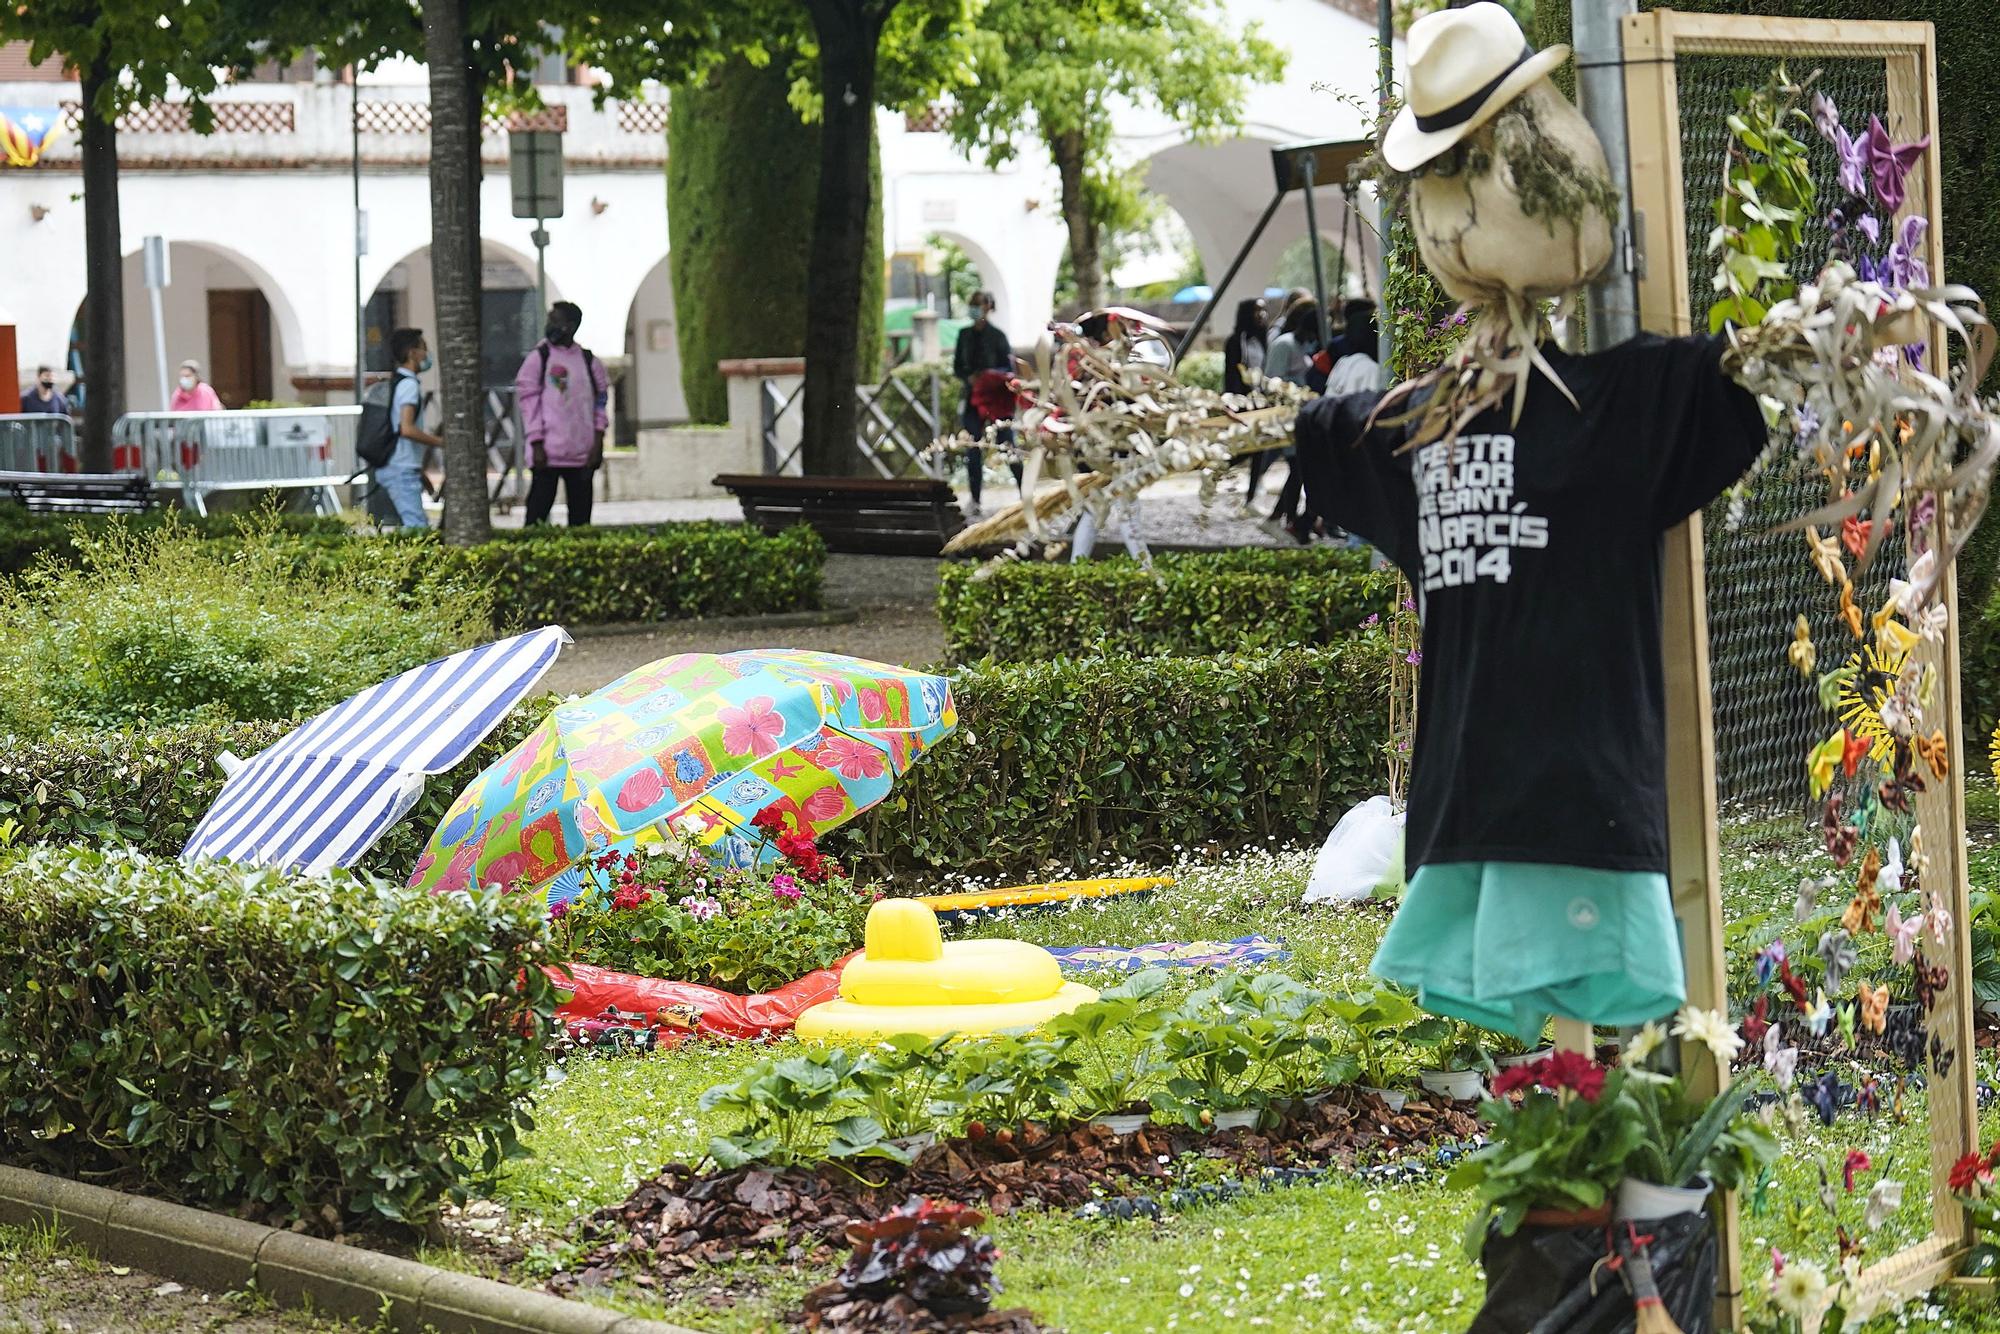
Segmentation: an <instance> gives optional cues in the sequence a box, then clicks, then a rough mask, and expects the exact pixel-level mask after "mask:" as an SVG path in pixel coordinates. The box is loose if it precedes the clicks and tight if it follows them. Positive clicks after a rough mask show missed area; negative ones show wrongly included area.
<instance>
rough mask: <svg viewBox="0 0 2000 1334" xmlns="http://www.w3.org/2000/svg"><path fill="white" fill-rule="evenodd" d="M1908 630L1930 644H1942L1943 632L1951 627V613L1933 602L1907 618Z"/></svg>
mask: <svg viewBox="0 0 2000 1334" xmlns="http://www.w3.org/2000/svg"><path fill="white" fill-rule="evenodd" d="M1909 622H1910V628H1911V629H1912V630H1914V631H1916V632H1917V638H1919V639H1922V640H1925V641H1927V642H1929V643H1932V644H1940V643H1943V642H1944V632H1945V630H1946V629H1947V628H1948V627H1949V626H1950V625H1951V611H1950V610H1949V609H1948V608H1947V607H1946V606H1945V605H1944V604H1943V603H1942V602H1934V603H1932V604H1931V605H1930V606H1928V607H1926V608H1924V609H1923V610H1922V611H1920V612H1918V613H1917V614H1916V615H1914V616H1911V617H1910V618H1909Z"/></svg>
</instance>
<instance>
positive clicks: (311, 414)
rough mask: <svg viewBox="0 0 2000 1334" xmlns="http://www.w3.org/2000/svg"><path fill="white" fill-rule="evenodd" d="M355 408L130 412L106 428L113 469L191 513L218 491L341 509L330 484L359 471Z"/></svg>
mask: <svg viewBox="0 0 2000 1334" xmlns="http://www.w3.org/2000/svg"><path fill="white" fill-rule="evenodd" d="M360 422H361V409H360V407H358V406H347V407H329V408H309V409H296V408H269V409H258V410H256V411H250V412H128V413H126V414H125V415H124V416H123V417H120V418H119V419H118V420H117V421H116V422H115V423H113V425H112V427H111V454H112V467H113V469H114V470H115V471H118V472H139V473H143V474H144V475H145V476H146V477H147V478H148V479H150V480H151V481H152V483H153V485H154V486H156V487H159V488H161V489H163V490H178V491H179V492H180V493H181V502H182V503H183V504H184V505H186V506H187V508H189V509H190V510H193V511H194V512H195V513H196V514H206V513H208V497H209V496H210V495H212V494H214V493H215V492H217V491H263V490H270V489H274V488H287V489H295V490H304V491H310V492H312V493H313V503H314V507H315V508H316V509H318V510H319V511H320V512H321V513H324V514H337V513H339V512H340V508H341V505H340V497H339V496H338V495H337V494H336V493H335V491H334V488H335V487H339V486H344V485H346V484H347V483H348V482H349V481H350V480H352V479H353V477H354V475H355V473H356V472H357V471H359V466H358V464H357V463H356V460H355V454H354V442H355V433H356V431H357V429H358V428H359V426H360Z"/></svg>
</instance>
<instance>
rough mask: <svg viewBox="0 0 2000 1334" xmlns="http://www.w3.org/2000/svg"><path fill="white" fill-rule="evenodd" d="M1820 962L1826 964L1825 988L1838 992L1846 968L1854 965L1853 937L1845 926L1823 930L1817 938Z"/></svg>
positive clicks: (1836, 993)
mask: <svg viewBox="0 0 2000 1334" xmlns="http://www.w3.org/2000/svg"><path fill="white" fill-rule="evenodd" d="M1818 952H1819V958H1820V962H1821V963H1822V964H1824V965H1825V966H1826V986H1827V990H1829V991H1831V992H1833V993H1834V994H1835V995H1839V994H1840V983H1841V980H1842V979H1843V978H1845V977H1846V976H1847V970H1848V969H1850V968H1852V967H1854V963H1855V951H1854V937H1853V936H1852V935H1851V934H1849V932H1848V931H1847V928H1845V927H1835V928H1834V929H1833V930H1831V931H1827V932H1823V933H1821V935H1820V938H1819V945H1818Z"/></svg>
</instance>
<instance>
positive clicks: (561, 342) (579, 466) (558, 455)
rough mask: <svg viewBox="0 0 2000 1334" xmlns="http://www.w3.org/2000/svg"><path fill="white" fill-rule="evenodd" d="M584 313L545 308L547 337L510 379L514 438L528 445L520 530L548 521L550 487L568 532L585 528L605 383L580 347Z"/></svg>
mask: <svg viewBox="0 0 2000 1334" xmlns="http://www.w3.org/2000/svg"><path fill="white" fill-rule="evenodd" d="M582 325H583V311H582V310H581V309H580V308H579V307H578V306H577V305H576V304H575V303H574V302H569V301H558V302H556V303H555V304H554V305H552V306H550V307H549V322H548V326H547V330H546V332H547V335H548V336H547V337H545V338H544V339H542V341H541V342H539V343H537V344H535V346H534V349H533V350H532V351H531V352H529V353H528V355H527V358H526V359H525V360H524V361H522V363H521V370H520V373H519V374H517V375H516V376H515V377H514V403H515V405H516V406H517V407H518V408H519V409H520V412H521V438H522V439H524V440H526V441H527V442H528V463H529V469H528V474H529V481H528V503H527V509H526V512H525V513H524V515H523V517H522V521H523V522H524V523H526V524H529V525H533V524H538V523H547V522H548V521H549V511H550V510H552V509H553V508H554V507H555V503H556V484H557V483H558V482H561V483H562V487H563V492H564V495H565V497H566V499H567V500H568V503H569V526H570V527H572V528H583V527H587V526H588V525H589V523H590V503H591V474H593V473H595V472H596V471H597V470H598V469H599V468H601V467H602V466H604V432H605V430H606V429H607V428H608V427H609V426H610V424H611V419H610V418H609V417H608V416H607V415H606V412H605V405H606V404H607V403H608V402H609V400H610V396H611V380H610V377H609V376H608V375H607V374H606V373H605V370H604V363H602V362H600V361H599V360H598V359H597V358H596V357H594V356H592V355H591V353H590V349H589V348H587V347H582V346H579V345H578V343H577V341H576V331H577V330H578V329H579V328H581V327H582Z"/></svg>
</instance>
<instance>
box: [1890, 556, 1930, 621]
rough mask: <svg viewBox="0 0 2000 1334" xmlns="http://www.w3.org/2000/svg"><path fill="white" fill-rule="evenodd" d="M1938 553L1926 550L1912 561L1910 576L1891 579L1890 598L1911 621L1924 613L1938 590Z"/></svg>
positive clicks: (1897, 608)
mask: <svg viewBox="0 0 2000 1334" xmlns="http://www.w3.org/2000/svg"><path fill="white" fill-rule="evenodd" d="M1937 582H1938V571H1937V553H1936V552H1933V551H1926V552H1924V553H1923V554H1922V555H1921V556H1918V557H1917V558H1916V559H1915V560H1912V561H1911V562H1910V570H1909V578H1907V579H1891V580H1890V581H1889V600H1890V601H1891V602H1893V603H1895V604H1896V610H1898V611H1900V612H1901V613H1902V614H1903V615H1904V617H1906V618H1907V619H1909V620H1910V621H1911V622H1915V621H1916V619H1917V618H1918V617H1919V616H1921V615H1922V614H1923V611H1924V608H1925V607H1927V606H1928V605H1929V604H1930V600H1931V597H1932V595H1933V594H1935V593H1936V592H1937Z"/></svg>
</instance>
